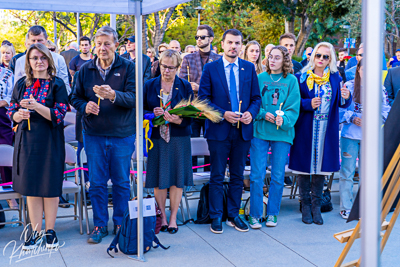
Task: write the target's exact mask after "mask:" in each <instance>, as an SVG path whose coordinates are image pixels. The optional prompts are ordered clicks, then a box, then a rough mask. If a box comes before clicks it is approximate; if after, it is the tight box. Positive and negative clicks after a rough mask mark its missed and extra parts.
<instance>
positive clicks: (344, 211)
mask: <svg viewBox="0 0 400 267" xmlns="http://www.w3.org/2000/svg"><path fill="white" fill-rule="evenodd" d="M340 215H342V218H343V219H345V220H347V219H348V218H349V215H350V210H342V211H341V212H340Z"/></svg>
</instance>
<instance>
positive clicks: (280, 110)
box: [275, 103, 285, 130]
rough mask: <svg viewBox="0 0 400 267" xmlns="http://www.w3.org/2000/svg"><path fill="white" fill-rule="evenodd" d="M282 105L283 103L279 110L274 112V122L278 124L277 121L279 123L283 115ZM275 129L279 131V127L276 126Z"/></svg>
mask: <svg viewBox="0 0 400 267" xmlns="http://www.w3.org/2000/svg"><path fill="white" fill-rule="evenodd" d="M282 105H283V103H281V104H280V105H279V110H277V111H275V113H276V122H278V120H279V121H280V120H281V119H282V116H283V115H284V114H285V112H283V111H282ZM276 129H277V130H278V129H279V125H277V126H276Z"/></svg>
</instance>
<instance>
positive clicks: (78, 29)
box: [76, 12, 81, 44]
mask: <svg viewBox="0 0 400 267" xmlns="http://www.w3.org/2000/svg"><path fill="white" fill-rule="evenodd" d="M80 28H81V20H80V19H79V12H78V13H76V41H77V42H78V44H79V39H81V31H80Z"/></svg>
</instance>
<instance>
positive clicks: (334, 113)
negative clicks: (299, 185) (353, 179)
mask: <svg viewBox="0 0 400 267" xmlns="http://www.w3.org/2000/svg"><path fill="white" fill-rule="evenodd" d="M296 77H297V79H298V81H299V84H300V94H301V105H300V115H299V119H298V120H297V122H296V125H295V126H294V129H295V137H294V140H293V145H292V147H291V148H290V159H289V168H290V169H292V170H295V171H301V172H306V173H310V167H311V155H312V141H313V138H312V136H313V132H312V130H313V121H314V109H313V108H312V106H311V100H312V99H313V98H314V97H315V92H314V90H311V91H310V90H308V86H307V80H305V81H304V82H302V83H300V74H296ZM341 81H342V78H341V77H340V76H339V72H336V73H331V76H330V78H329V82H330V83H331V87H332V99H331V103H330V109H329V117H328V126H327V129H326V135H325V142H324V155H323V159H322V167H321V169H322V171H323V172H337V171H338V170H339V169H340V163H339V107H341V108H347V107H348V106H350V104H351V101H352V96H350V98H349V99H348V100H346V101H345V103H344V105H342V104H341V103H340V102H341V101H340V82H341Z"/></svg>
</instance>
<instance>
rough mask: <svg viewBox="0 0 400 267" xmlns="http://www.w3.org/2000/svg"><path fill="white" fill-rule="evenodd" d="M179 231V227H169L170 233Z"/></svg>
mask: <svg viewBox="0 0 400 267" xmlns="http://www.w3.org/2000/svg"><path fill="white" fill-rule="evenodd" d="M177 232H178V227H176V228H175V227H168V233H170V234H176V233H177Z"/></svg>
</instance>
